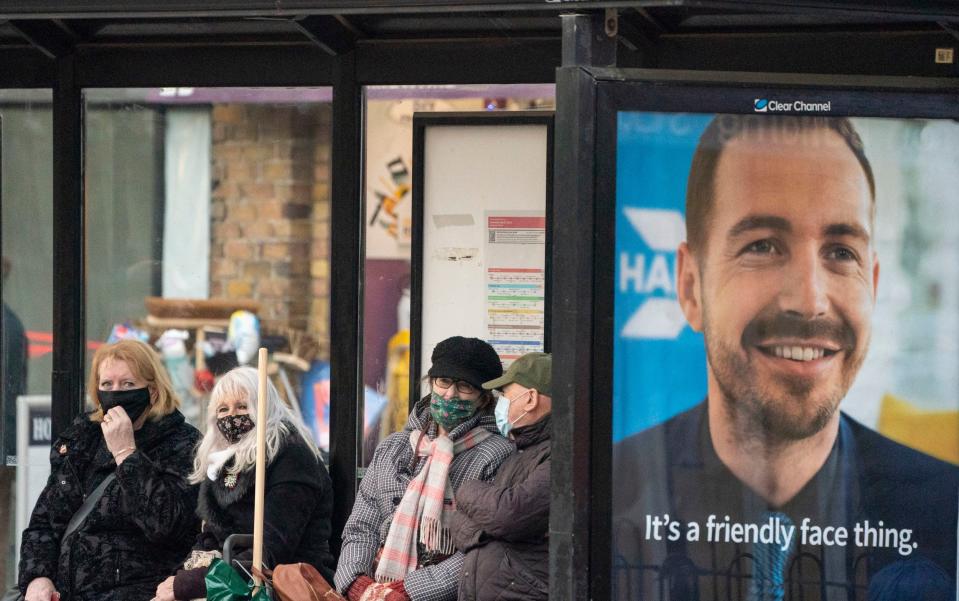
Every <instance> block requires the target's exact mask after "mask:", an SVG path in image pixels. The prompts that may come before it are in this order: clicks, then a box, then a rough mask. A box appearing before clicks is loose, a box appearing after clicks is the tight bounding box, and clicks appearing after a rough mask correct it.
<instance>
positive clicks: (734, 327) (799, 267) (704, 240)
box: [612, 99, 959, 601]
mask: <svg viewBox="0 0 959 601" xmlns="http://www.w3.org/2000/svg"><path fill="white" fill-rule="evenodd" d="M771 102H773V101H771V100H765V99H764V100H757V101H756V104H755V106H754V110H755V112H754V113H752V114H749V115H725V114H723V115H712V114H691V113H683V114H680V113H652V112H620V113H619V115H618V123H617V142H616V204H617V207H616V253H615V261H616V264H615V266H613V267H614V269H615V278H616V279H615V286H616V287H615V291H616V296H615V309H614V314H615V321H614V324H615V325H614V327H615V346H614V358H613V363H614V383H613V394H614V399H613V467H612V470H613V471H612V473H613V515H612V532H613V540H612V545H613V554H612V566H613V574H612V577H613V591H614V598H616V599H620V600H626V599H629V600H637V599H641V600H657V601H658V600H666V599H670V600H674V599H682V600H698V599H702V600H704V601H705V600H714V599H715V600H727V599H732V600H749V601H753V600H777V601H779V600H790V599H803V600H823V599H828V600H849V599H862V600H865V599H869V600H882V599H955V598H956V591H957V589H956V549H957V513H959V369H957V366H959V227H957V225H956V224H959V168H957V166H959V123H956V122H954V121H947V120H920V119H877V118H853V119H846V118H840V117H829V116H825V115H823V113H826V112H827V111H828V110H829V108H828V106H824V107H818V105H817V106H816V107H812V108H805V109H803V110H804V111H806V112H807V113H810V114H809V115H804V116H794V115H781V114H779V115H777V114H774V112H775V111H776V110H778V109H777V106H775V105H770V104H769V103H771ZM816 112H819V113H820V114H819V115H815V116H813V115H812V113H816ZM623 474H630V476H629V477H623V476H622V475H623Z"/></svg>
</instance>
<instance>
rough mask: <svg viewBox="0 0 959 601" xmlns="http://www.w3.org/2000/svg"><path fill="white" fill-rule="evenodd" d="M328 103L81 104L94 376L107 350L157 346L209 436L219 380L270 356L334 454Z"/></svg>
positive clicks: (93, 97)
mask: <svg viewBox="0 0 959 601" xmlns="http://www.w3.org/2000/svg"><path fill="white" fill-rule="evenodd" d="M330 98H331V94H330V90H329V89H328V88H296V89H292V88H291V89H286V88H284V89H266V88H243V89H238V88H162V89H122V90H119V89H118V90H87V91H86V92H85V107H86V113H85V126H86V131H85V152H84V157H85V175H86V190H87V229H86V232H87V238H86V245H87V246H86V256H87V337H88V339H89V344H88V348H87V365H88V366H89V364H90V358H91V357H92V355H93V352H94V351H95V349H96V348H97V347H98V346H99V345H101V344H103V343H105V342H109V341H113V340H116V339H119V338H124V337H136V338H140V339H143V340H145V341H147V342H148V343H150V344H153V345H155V346H156V348H157V349H158V351H159V352H160V353H161V354H162V355H163V359H164V363H165V365H166V366H167V368H168V371H169V372H170V375H171V377H172V379H173V382H174V386H175V388H176V389H177V392H178V394H179V396H180V397H181V399H182V407H181V410H182V411H183V413H184V414H185V416H186V417H187V419H188V420H190V421H191V422H192V423H194V424H195V425H196V426H197V427H199V428H200V429H201V430H203V429H204V427H205V416H206V404H207V401H208V399H209V394H208V390H209V388H210V387H211V386H212V383H213V381H214V379H215V377H216V376H217V375H219V374H220V373H223V372H224V371H226V370H228V369H230V368H231V367H233V366H235V365H238V364H255V358H256V349H257V347H259V346H266V347H267V348H268V349H269V350H270V351H271V354H270V372H271V374H272V375H271V377H272V378H274V383H275V384H276V386H277V388H278V389H279V390H280V392H281V395H282V396H283V397H284V398H285V400H286V401H287V402H288V403H290V405H291V406H292V407H293V408H294V410H295V411H299V412H300V414H301V415H302V417H303V419H304V421H305V422H306V424H307V425H308V426H309V427H310V428H311V429H312V430H313V432H314V435H315V437H316V440H317V442H318V443H319V444H320V446H321V447H322V448H324V449H327V448H328V441H329V408H328V405H329V403H328V400H329V320H330V315H329V292H330V285H329V277H330V266H329V252H330V251H329V246H330V244H329V237H330V224H329V219H330V197H329V189H330V188H329V181H330V169H329V163H330V127H331V124H330V117H331V107H330ZM88 402H89V400H88Z"/></svg>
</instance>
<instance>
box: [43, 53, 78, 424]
mask: <svg viewBox="0 0 959 601" xmlns="http://www.w3.org/2000/svg"><path fill="white" fill-rule="evenodd" d="M56 63H57V80H56V85H55V86H54V88H53V140H54V144H53V299H54V302H53V372H52V382H51V396H52V398H53V405H52V421H53V423H52V426H53V436H54V438H56V437H57V436H58V435H59V433H60V432H62V431H63V430H64V429H65V428H66V427H67V426H69V425H70V423H71V422H72V421H73V420H74V419H75V418H76V417H77V416H78V415H79V414H80V413H81V411H82V410H83V366H84V350H85V349H84V347H85V345H84V340H85V339H86V333H85V329H86V328H85V326H86V323H85V320H86V312H85V307H86V303H85V299H84V261H83V257H84V218H83V215H84V197H83V95H82V91H81V89H80V87H79V86H78V85H77V77H76V76H77V57H76V55H75V54H73V53H70V54H66V55H64V56H61V57H58V58H57V59H56Z"/></svg>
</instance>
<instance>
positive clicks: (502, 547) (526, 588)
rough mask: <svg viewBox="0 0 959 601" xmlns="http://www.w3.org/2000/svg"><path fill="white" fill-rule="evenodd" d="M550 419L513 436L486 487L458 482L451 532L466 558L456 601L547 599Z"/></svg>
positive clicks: (522, 429) (470, 482) (514, 432)
mask: <svg viewBox="0 0 959 601" xmlns="http://www.w3.org/2000/svg"><path fill="white" fill-rule="evenodd" d="M550 430H551V419H550V416H549V415H547V416H545V417H544V418H542V419H540V420H539V421H538V422H536V423H534V424H531V425H529V426H525V427H522V428H516V429H515V430H514V431H513V437H514V442H515V443H516V448H517V452H516V453H514V454H513V455H511V456H510V457H509V458H508V459H507V460H506V461H504V462H503V464H502V465H501V466H500V468H499V471H497V472H496V477H495V478H494V479H493V481H492V482H480V481H478V480H472V481H469V482H464V483H463V485H462V486H460V489H459V490H458V491H457V492H456V509H457V511H455V512H454V513H453V514H452V523H451V530H452V532H453V538H454V541H455V542H456V547H457V548H458V549H459V550H460V551H462V552H463V553H465V554H466V559H465V561H464V563H463V574H462V577H461V579H460V587H459V599H460V601H483V600H486V599H490V600H492V599H496V600H502V601H507V600H510V599H517V600H523V601H529V600H531V599H548V598H549V539H548V537H547V532H548V529H549V496H550V491H549V481H550V478H549V471H550V442H549V437H550Z"/></svg>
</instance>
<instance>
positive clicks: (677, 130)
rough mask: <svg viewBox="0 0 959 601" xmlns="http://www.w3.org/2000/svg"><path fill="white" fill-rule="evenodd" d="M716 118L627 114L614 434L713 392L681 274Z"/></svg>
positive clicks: (619, 148)
mask: <svg viewBox="0 0 959 601" xmlns="http://www.w3.org/2000/svg"><path fill="white" fill-rule="evenodd" d="M711 118H712V115H703V114H690V113H684V114H668V113H639V112H621V113H619V119H618V123H617V142H616V257H615V263H616V265H615V270H616V275H615V278H616V279H615V281H614V286H615V299H614V343H613V379H614V381H613V442H617V441H619V440H621V439H622V438H624V437H626V436H628V435H630V434H632V433H634V432H638V431H640V430H644V429H646V428H648V427H650V426H654V425H656V424H658V423H660V422H662V421H665V420H667V419H669V418H670V417H672V416H673V415H675V414H677V413H680V412H681V411H683V410H685V409H687V408H689V407H692V406H693V405H695V404H696V403H698V402H700V401H702V400H703V399H704V398H705V397H706V352H705V349H704V347H703V339H702V335H700V334H699V333H697V332H694V331H693V330H692V329H690V328H689V326H688V325H687V324H686V322H685V319H684V318H682V314H681V312H680V310H679V304H678V302H677V300H676V276H675V273H676V248H677V247H678V245H679V243H680V242H681V241H682V240H684V239H685V232H684V229H683V228H684V226H683V223H684V221H683V220H684V206H685V199H686V178H687V176H688V174H689V165H690V162H691V160H692V156H693V152H694V151H695V148H696V144H697V142H698V141H699V136H700V134H702V132H703V130H704V129H705V128H706V125H707V124H708V123H709V121H710V119H711ZM638 313H639V314H638Z"/></svg>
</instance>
